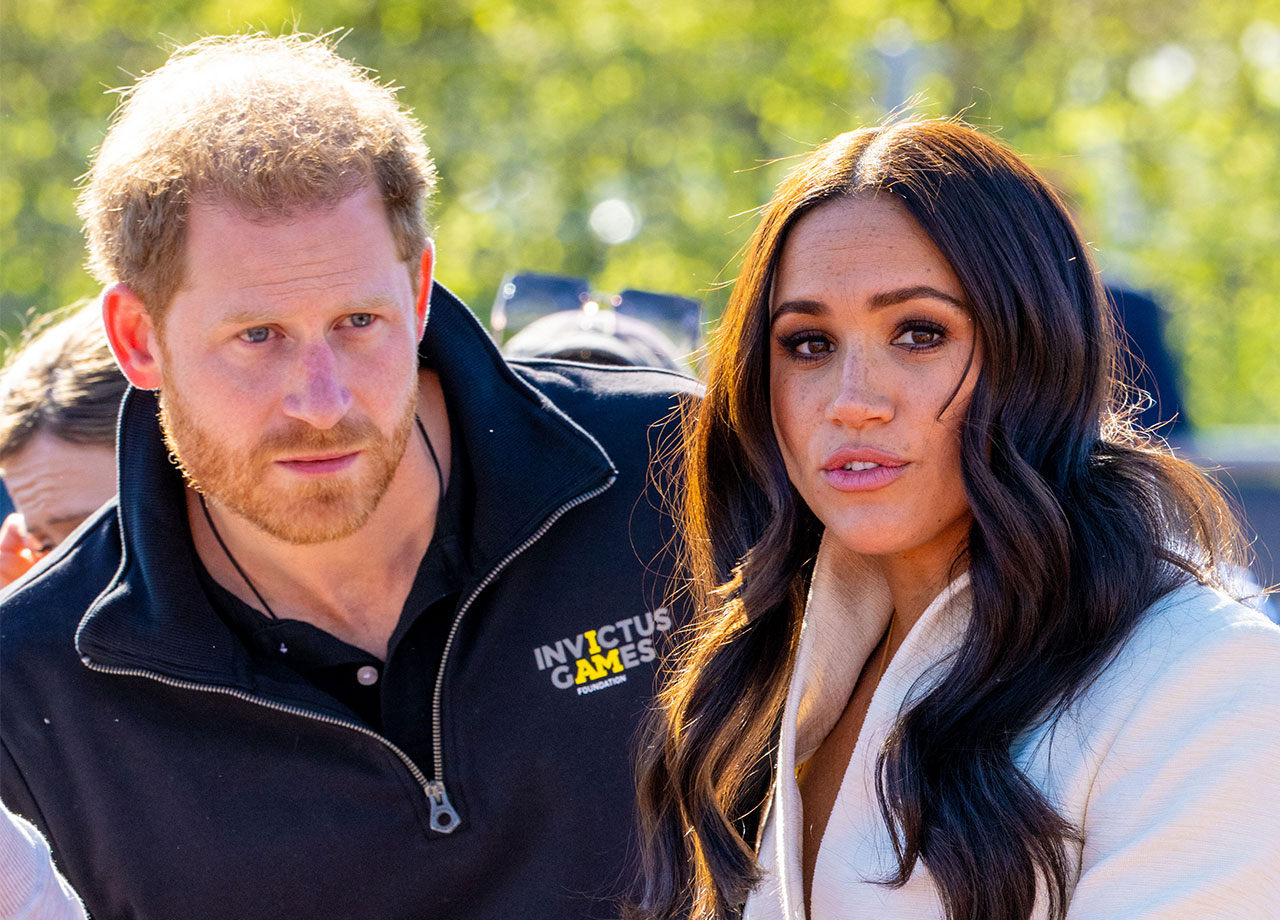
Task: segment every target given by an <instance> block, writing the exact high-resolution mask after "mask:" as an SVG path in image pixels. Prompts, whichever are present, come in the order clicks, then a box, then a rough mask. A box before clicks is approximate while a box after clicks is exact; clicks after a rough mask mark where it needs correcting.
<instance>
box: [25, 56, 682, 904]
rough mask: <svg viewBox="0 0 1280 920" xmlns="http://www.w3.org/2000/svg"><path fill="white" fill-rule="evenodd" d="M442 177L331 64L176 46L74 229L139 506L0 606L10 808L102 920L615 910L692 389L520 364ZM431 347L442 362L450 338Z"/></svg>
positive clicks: (125, 124) (657, 379)
mask: <svg viewBox="0 0 1280 920" xmlns="http://www.w3.org/2000/svg"><path fill="white" fill-rule="evenodd" d="M432 182H433V171H432V168H431V165H430V161H429V159H428V157H427V151H426V148H425V147H424V146H423V144H422V141H421V137H420V127H419V126H418V125H417V124H416V123H415V122H414V121H413V120H412V119H410V118H409V117H408V116H407V115H406V114H405V113H404V112H403V111H402V110H401V109H400V108H399V107H398V105H397V103H396V101H395V99H394V96H393V95H392V93H391V91H390V90H388V89H387V88H385V87H382V86H380V85H378V84H377V83H375V82H373V81H372V80H371V79H369V78H368V77H367V76H365V75H364V74H363V73H361V72H360V71H359V70H358V69H357V68H356V67H354V66H353V65H351V64H350V63H348V62H346V61H345V60H343V59H341V58H339V57H337V56H336V55H335V54H334V53H333V52H332V50H331V49H330V48H329V47H327V46H326V45H324V44H323V43H321V42H318V41H307V40H303V39H300V38H287V39H269V38H264V37H240V38H233V39H216V40H206V41H202V42H199V43H197V44H196V45H194V46H192V47H190V48H187V49H184V50H182V51H179V52H178V53H176V54H175V55H174V56H173V57H172V58H171V59H170V61H169V62H168V63H166V64H165V65H164V66H163V67H162V68H160V69H159V70H158V71H156V72H154V73H152V74H150V75H148V76H147V77H145V78H143V79H142V80H141V81H140V82H139V83H138V85H137V86H136V87H135V88H134V90H133V91H132V92H131V94H130V95H129V96H128V97H127V101H126V102H125V104H124V106H123V108H122V110H121V112H120V113H119V115H118V116H117V119H116V121H115V123H114V124H113V126H112V128H111V131H110V132H109V134H108V136H107V138H106V140H105V142H104V144H103V146H102V149H101V152H100V153H99V154H98V156H97V158H96V161H95V163H94V165H93V168H92V171H91V174H90V178H89V182H88V185H87V188H86V190H85V193H84V196H83V199H82V206H81V212H82V215H83V216H84V218H85V221H86V225H87V234H88V238H89V245H90V256H91V264H92V266H93V267H94V270H95V271H96V272H97V274H98V276H99V277H100V278H101V280H102V281H103V282H104V283H105V284H106V289H105V292H104V295H103V313H104V317H105V325H106V331H107V336H108V338H109V340H110V342H111V347H112V350H113V351H114V353H115V355H116V358H117V360H118V361H119V363H120V366H121V367H122V369H123V370H124V373H125V375H126V376H127V377H128V378H129V380H130V381H131V382H132V384H133V386H134V387H135V389H132V390H130V392H129V394H128V396H127V397H126V399H125V402H124V406H123V408H122V412H121V422H120V429H119V436H118V463H119V469H120V482H121V489H120V494H119V497H118V503H116V504H110V505H108V506H107V507H106V508H105V509H104V510H103V511H102V512H101V513H100V514H99V515H98V516H97V517H96V518H93V519H91V520H90V521H89V522H88V523H86V525H85V527H84V528H83V529H82V530H81V531H80V532H79V534H78V535H77V536H76V537H75V538H74V539H72V540H68V541H67V542H66V543H64V544H63V545H62V546H60V547H59V548H58V549H57V550H55V551H54V553H53V554H52V555H51V556H50V557H49V558H48V559H47V560H45V561H44V562H43V563H42V565H41V566H40V568H39V569H37V570H36V571H34V572H32V573H31V575H30V576H28V577H27V578H26V579H24V580H23V581H22V582H21V583H19V584H18V585H17V586H15V587H14V588H13V589H11V593H10V594H9V595H8V596H7V598H5V600H4V602H3V604H0V631H2V632H3V643H2V646H0V668H2V672H0V679H2V680H3V684H4V688H5V690H4V713H3V721H2V722H0V741H2V742H3V758H2V760H0V794H2V795H3V798H4V801H5V802H6V803H7V804H8V805H9V807H11V808H12V809H13V810H14V811H16V812H18V813H20V814H22V815H23V816H25V817H27V818H28V819H30V820H32V821H33V822H34V823H36V824H37V825H38V826H39V827H40V829H41V830H42V831H43V832H44V833H45V834H46V835H47V836H48V837H49V839H50V841H51V843H52V847H53V852H54V856H55V860H56V862H57V864H58V865H59V866H60V867H61V868H62V869H63V871H64V872H65V873H66V875H67V878H68V880H69V881H70V882H71V884H72V885H73V886H74V887H75V888H76V889H77V890H78V891H79V892H80V893H81V894H82V896H83V897H84V899H85V905H86V907H87V908H88V911H89V913H90V914H91V915H92V916H93V917H95V918H96V920H106V918H113V917H131V918H139V920H148V918H166V920H170V918H174V917H186V918H191V917H235V918H255V917H273V918H274V917H307V918H326V917H357V916H359V917H377V918H399V917H405V918H410V917H412V918H422V917H463V918H498V917H502V918H510V917H522V918H538V917H548V918H550V917H555V918H565V917H588V916H601V915H607V914H608V913H609V912H610V907H609V905H608V904H607V903H604V902H602V901H601V900H600V899H601V898H604V897H607V896H609V895H611V894H615V893H617V891H618V890H619V886H621V885H623V884H625V882H624V881H623V873H624V868H625V862H626V858H627V853H628V843H629V837H630V821H631V811H632V791H631V790H632V781H631V769H630V764H629V759H630V750H629V748H630V746H631V740H632V736H633V733H634V729H635V724H636V721H637V719H638V718H639V716H640V715H641V714H642V712H643V710H644V708H645V705H646V702H647V698H648V696H649V695H650V693H651V691H652V682H653V677H654V673H655V669H656V660H655V659H656V655H657V652H658V650H659V647H660V641H659V640H660V639H661V638H662V637H663V634H664V633H666V632H668V631H669V630H670V629H671V628H672V625H673V623H674V622H677V621H678V620H679V616H678V614H677V612H676V611H668V610H667V609H666V608H664V607H662V606H661V604H662V600H663V598H664V597H665V596H667V591H668V589H669V585H668V584H667V582H666V580H665V578H664V575H663V572H664V568H663V567H664V565H666V559H665V557H664V556H663V551H664V549H665V548H667V547H669V544H670V539H671V532H670V526H669V521H668V520H667V519H666V518H664V517H663V516H662V515H661V513H660V512H659V510H658V509H659V507H660V506H661V493H660V488H659V487H658V486H657V485H655V484H654V483H653V482H652V480H651V478H650V477H649V476H648V471H647V461H648V455H649V445H650V439H651V438H658V437H661V436H663V432H662V430H661V429H659V430H651V428H652V426H653V425H654V423H655V422H657V421H659V420H663V419H667V418H669V417H670V414H671V412H672V409H673V407H674V406H675V405H676V401H677V396H678V394H681V393H689V392H690V389H691V387H692V386H693V384H692V382H690V381H687V380H686V379H685V378H681V377H679V376H678V375H674V374H668V373H663V372H659V371H651V370H637V369H606V368H587V367H583V366H578V365H572V364H557V363H554V362H541V363H532V364H530V365H528V366H526V367H519V368H513V367H511V366H508V365H507V364H505V363H504V362H503V360H502V359H501V358H500V357H499V355H498V354H497V352H496V351H495V349H494V348H493V347H492V345H491V343H490V342H489V340H488V338H487V336H486V335H485V334H484V332H483V330H482V328H481V327H480V325H479V323H478V322H477V321H476V320H475V318H474V317H473V316H472V315H471V314H470V313H469V312H467V310H466V309H465V308H464V307H463V306H462V305H461V304H460V303H459V302H458V301H457V300H456V299H455V298H454V297H453V296H452V295H451V294H450V293H449V292H448V291H446V290H444V289H443V288H441V287H439V286H438V285H434V286H433V284H432V270H433V268H434V252H433V249H432V246H431V242H430V240H429V239H428V237H427V233H426V228H425V226H424V224H423V220H422V212H423V203H424V200H425V198H426V196H427V194H428V193H429V191H430V189H431V186H432ZM424 328H425V336H424Z"/></svg>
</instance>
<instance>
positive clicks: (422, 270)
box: [417, 240, 436, 341]
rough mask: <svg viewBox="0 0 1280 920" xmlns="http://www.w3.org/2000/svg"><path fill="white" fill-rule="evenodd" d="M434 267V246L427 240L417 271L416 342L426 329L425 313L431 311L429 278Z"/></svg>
mask: <svg viewBox="0 0 1280 920" xmlns="http://www.w3.org/2000/svg"><path fill="white" fill-rule="evenodd" d="M435 267H436V246H435V243H433V242H432V241H431V240H427V248H426V249H424V250H422V265H421V266H420V267H419V269H418V272H419V274H418V308H417V320H418V341H422V333H423V332H425V331H426V328H427V313H429V312H430V310H431V278H432V275H433V273H434V271H435Z"/></svg>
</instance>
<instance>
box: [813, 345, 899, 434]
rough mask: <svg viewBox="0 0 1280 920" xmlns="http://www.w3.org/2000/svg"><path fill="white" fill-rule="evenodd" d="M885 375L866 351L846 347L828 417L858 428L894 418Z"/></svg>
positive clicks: (829, 405) (887, 380)
mask: <svg viewBox="0 0 1280 920" xmlns="http://www.w3.org/2000/svg"><path fill="white" fill-rule="evenodd" d="M893 405H894V404H893V399H892V396H891V394H890V388H889V379H888V375H887V374H886V373H884V372H883V369H878V368H877V366H876V362H875V360H874V358H873V356H872V355H869V354H868V353H867V351H866V350H864V349H858V348H846V351H845V354H844V356H843V360H842V361H841V362H840V366H839V379H838V381H836V386H835V392H834V393H833V394H832V398H831V401H830V403H828V405H827V418H828V419H829V420H830V421H832V422H835V423H836V424H837V425H841V426H844V427H846V428H861V427H863V426H865V425H869V424H872V423H876V422H887V421H889V420H890V419H892V418H893Z"/></svg>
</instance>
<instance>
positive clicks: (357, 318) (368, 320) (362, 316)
mask: <svg viewBox="0 0 1280 920" xmlns="http://www.w3.org/2000/svg"><path fill="white" fill-rule="evenodd" d="M372 324H373V314H372V313H352V314H351V325H353V326H355V327H356V328H357V329H363V328H364V327H365V326H369V325H372Z"/></svg>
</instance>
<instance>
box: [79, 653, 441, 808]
mask: <svg viewBox="0 0 1280 920" xmlns="http://www.w3.org/2000/svg"><path fill="white" fill-rule="evenodd" d="M80 660H81V661H82V662H83V663H84V665H85V667H87V668H88V669H89V670H91V671H98V672H99V673H102V674H115V675H119V676H124V677H146V678H149V679H151V680H154V681H156V682H158V683H161V684H164V685H165V686H167V687H177V688H179V689H182V690H198V691H200V692H202V693H221V694H224V695H226V696H231V697H235V698H236V699H238V700H243V701H244V702H246V703H255V704H256V705H258V706H263V707H266V708H267V709H274V710H277V711H278V712H285V713H288V714H289V715H294V716H300V717H302V718H304V719H311V720H313V721H315V722H323V723H324V724H326V725H335V726H338V727H339V728H349V729H351V730H352V731H354V732H359V733H360V734H362V735H365V736H367V737H369V738H372V739H373V740H374V741H377V742H378V743H379V744H381V745H382V746H383V747H386V748H388V749H389V750H390V751H391V752H392V753H393V754H395V755H396V756H397V757H399V758H400V762H401V763H403V764H404V765H405V766H406V767H407V768H408V769H409V772H410V773H411V774H413V778H414V779H415V780H417V782H418V785H419V786H421V787H422V791H423V792H424V793H426V796H427V800H428V802H430V804H431V825H432V827H433V828H434V827H435V821H436V818H435V816H436V809H437V808H439V807H440V801H441V799H443V798H444V786H443V784H441V783H438V782H432V781H431V780H429V779H427V777H426V775H425V774H423V772H422V771H421V770H419V769H418V765H417V764H415V763H414V762H413V761H412V760H411V759H410V758H409V755H408V754H406V753H405V752H404V751H402V750H400V748H398V747H396V746H395V745H394V744H392V743H391V742H390V741H388V740H387V739H386V738H384V737H383V736H382V735H380V734H378V733H377V732H375V731H374V730H373V729H371V728H367V727H365V726H363V725H361V724H360V723H359V722H348V721H346V720H345V719H339V718H336V717H335V716H327V715H324V714H323V713H319V712H313V711H312V710H310V709H303V708H302V707H300V706H290V705H289V704H288V703H279V702H276V701H275V700H270V699H267V698H266V697H263V696H254V695H253V694H252V693H245V692H244V691H243V690H236V689H235V688H234V687H221V686H218V685H217V684H201V683H196V682H195V681H190V680H178V679H177V678H174V677H169V676H167V675H164V674H160V673H157V672H156V671H148V670H146V669H145V668H117V667H113V666H111V665H105V664H98V663H97V662H95V661H94V660H93V659H92V658H90V657H89V656H88V655H81V656H80ZM445 802H446V804H447V799H446V800H445Z"/></svg>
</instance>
